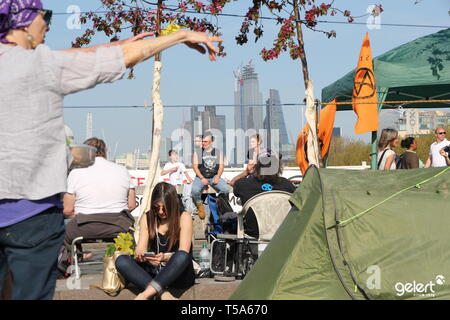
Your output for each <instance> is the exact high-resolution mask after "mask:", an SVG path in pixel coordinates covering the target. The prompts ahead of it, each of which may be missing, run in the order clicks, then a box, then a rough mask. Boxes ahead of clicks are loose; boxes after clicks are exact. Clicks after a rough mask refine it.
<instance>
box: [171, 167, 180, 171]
mask: <svg viewBox="0 0 450 320" xmlns="http://www.w3.org/2000/svg"><path fill="white" fill-rule="evenodd" d="M170 170H172V172H177V171H178V167H173V168H172V169H170Z"/></svg>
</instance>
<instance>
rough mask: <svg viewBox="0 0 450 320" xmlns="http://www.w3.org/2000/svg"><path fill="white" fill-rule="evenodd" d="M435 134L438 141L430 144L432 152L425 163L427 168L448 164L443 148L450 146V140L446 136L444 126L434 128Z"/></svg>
mask: <svg viewBox="0 0 450 320" xmlns="http://www.w3.org/2000/svg"><path fill="white" fill-rule="evenodd" d="M434 134H435V136H436V141H435V142H433V143H432V144H431V146H430V153H429V156H428V159H427V162H426V163H425V168H429V167H445V166H447V163H446V161H445V157H443V156H442V154H441V150H442V149H444V148H445V147H447V146H450V141H448V140H447V139H446V138H445V134H446V132H445V129H444V128H437V129H436V130H434Z"/></svg>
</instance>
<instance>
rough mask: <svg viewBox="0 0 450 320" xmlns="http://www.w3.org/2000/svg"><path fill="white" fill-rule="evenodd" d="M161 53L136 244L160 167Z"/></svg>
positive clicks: (156, 65) (160, 0)
mask: <svg viewBox="0 0 450 320" xmlns="http://www.w3.org/2000/svg"><path fill="white" fill-rule="evenodd" d="M162 3H163V0H158V15H157V23H156V26H157V30H156V36H157V37H158V36H159V35H160V34H161V8H162ZM161 69H162V62H161V53H158V54H157V55H156V56H155V63H154V65H153V86H152V101H153V119H152V154H151V156H150V161H149V168H148V177H147V181H146V185H145V191H144V196H143V198H142V203H141V206H140V209H141V210H140V212H139V217H138V219H137V220H136V223H135V226H134V229H135V233H134V238H135V239H136V243H137V241H138V240H139V232H140V221H141V218H142V215H144V214H145V212H147V211H148V210H150V205H151V203H150V200H151V199H150V198H151V194H152V192H153V189H154V187H155V185H156V184H157V183H158V181H159V174H160V170H161V169H160V167H159V147H160V145H161V134H162V130H163V120H164V111H163V103H162V101H161V95H160V83H161Z"/></svg>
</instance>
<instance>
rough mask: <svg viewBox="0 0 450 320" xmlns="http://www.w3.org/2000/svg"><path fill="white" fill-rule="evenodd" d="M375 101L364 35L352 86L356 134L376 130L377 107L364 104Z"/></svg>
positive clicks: (373, 84) (370, 53)
mask: <svg viewBox="0 0 450 320" xmlns="http://www.w3.org/2000/svg"><path fill="white" fill-rule="evenodd" d="M376 101H377V94H376V81H375V73H374V71H373V61H372V52H371V49H370V40H369V34H368V33H366V36H365V38H364V41H363V44H362V46H361V51H360V53H359V60H358V66H357V67H356V75H355V81H354V85H353V97H352V102H353V103H354V104H353V110H354V111H355V113H356V114H357V116H358V120H357V121H356V125H355V133H356V134H361V133H365V132H371V131H377V130H378V105H377V104H365V102H376ZM355 102H356V103H355Z"/></svg>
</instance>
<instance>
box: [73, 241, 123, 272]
mask: <svg viewBox="0 0 450 320" xmlns="http://www.w3.org/2000/svg"><path fill="white" fill-rule="evenodd" d="M89 242H105V243H113V242H114V240H113V239H112V238H99V239H85V238H84V237H78V238H75V239H73V240H72V244H71V246H70V274H74V275H75V279H76V280H79V279H80V277H81V269H80V263H78V256H77V244H81V243H89ZM83 253H88V252H87V251H83V252H82V254H83ZM81 264H82V265H87V264H90V265H93V264H103V261H92V262H82V263H81Z"/></svg>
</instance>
